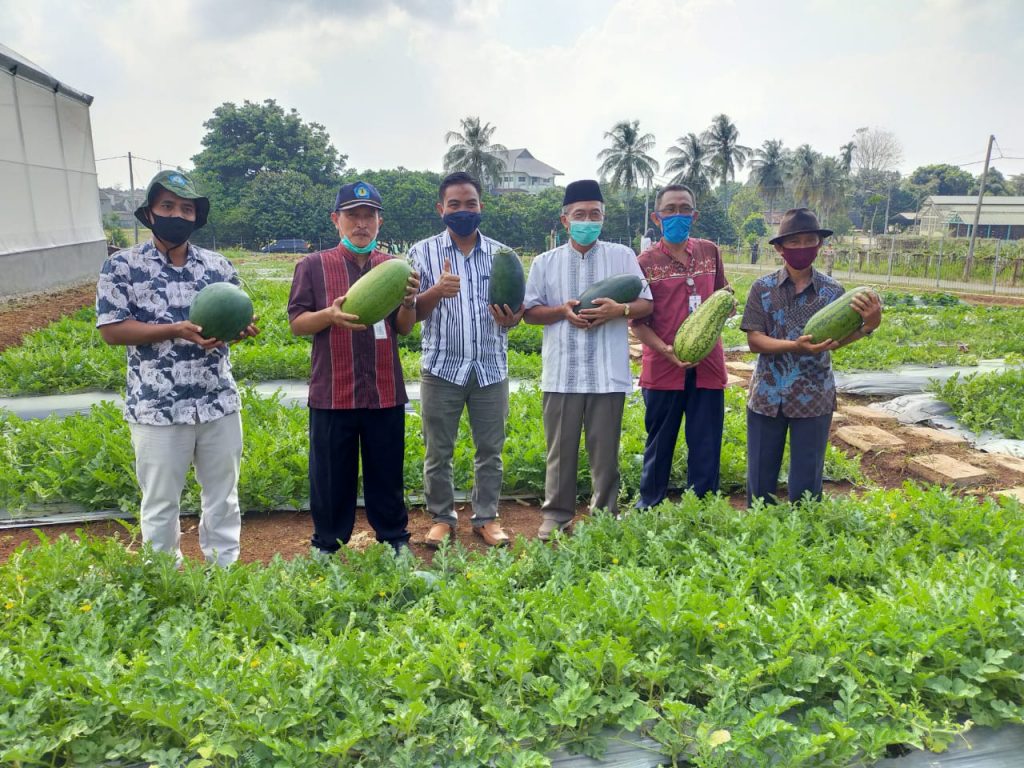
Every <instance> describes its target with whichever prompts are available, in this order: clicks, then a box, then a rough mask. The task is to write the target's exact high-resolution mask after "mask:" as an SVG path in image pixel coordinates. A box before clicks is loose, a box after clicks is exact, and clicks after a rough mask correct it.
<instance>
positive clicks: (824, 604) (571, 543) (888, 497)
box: [0, 486, 1024, 768]
mask: <svg viewBox="0 0 1024 768" xmlns="http://www.w3.org/2000/svg"><path fill="white" fill-rule="evenodd" d="M416 567H417V565H416V564H415V562H414V561H411V560H408V559H404V558H403V559H400V560H397V561H396V560H395V559H394V558H393V557H392V556H391V555H390V554H389V553H388V552H387V551H386V550H385V548H384V547H381V546H374V547H371V548H370V549H369V550H368V551H367V552H365V553H357V552H346V553H345V556H344V558H341V559H339V558H333V559H331V560H329V561H327V560H321V559H316V558H305V557H300V558H296V559H295V560H292V561H289V562H284V561H282V560H275V561H273V562H272V563H270V564H269V565H267V566H260V565H236V566H234V567H232V568H230V569H226V570H218V569H213V570H211V569H208V568H207V567H206V566H204V565H199V564H194V563H188V564H186V566H185V568H184V570H183V571H179V570H177V569H176V568H175V566H174V563H173V561H172V560H171V559H170V558H167V557H164V556H159V557H156V556H152V555H147V554H143V555H140V554H136V553H131V552H128V551H126V550H125V549H124V547H122V546H121V545H120V544H119V543H117V542H116V541H114V540H113V539H86V540H85V542H84V543H81V544H79V543H76V542H73V541H71V540H69V539H67V538H62V539H60V540H59V541H57V542H55V543H53V544H41V545H39V546H37V547H34V548H22V549H20V550H19V551H18V552H16V553H15V554H14V555H13V556H12V557H11V559H10V560H9V561H8V562H7V563H5V564H3V565H2V566H0V680H2V681H3V691H4V695H3V696H2V697H0V745H2V746H0V762H2V763H3V764H4V765H17V766H22V767H23V768H34V767H41V766H51V765H103V764H105V763H106V764H111V763H116V764H124V763H127V762H133V761H140V760H141V761H145V762H147V763H149V764H152V765H156V766H167V767H168V768H170V767H171V766H173V767H174V768H178V766H182V765H185V764H188V765H190V766H194V767H195V768H201V767H203V766H216V767H218V768H220V767H224V768H227V767H229V766H231V767H234V766H238V767H239V768H241V766H266V767H267V768H270V767H271V766H281V765H288V766H313V765H316V766H366V767H369V766H374V767H376V766H385V765H387V766H426V765H444V766H465V767H466V768H478V766H481V765H495V766H498V767H499V768H512V767H513V766H519V767H521V768H524V767H526V766H547V765H550V762H549V760H548V758H547V757H545V755H546V754H547V753H548V752H550V750H552V749H554V748H556V747H567V748H569V749H570V750H573V751H578V752H585V753H587V754H591V755H599V754H601V753H602V752H603V750H604V749H605V748H606V747H607V742H606V740H605V739H604V738H603V737H602V736H601V735H600V731H601V729H602V727H605V726H611V727H612V728H615V729H618V728H624V729H627V730H640V731H642V732H643V733H645V734H646V735H648V736H650V737H651V738H653V739H654V740H656V741H657V742H658V743H659V744H660V747H661V750H662V751H663V753H664V754H665V755H667V756H668V757H669V758H670V759H672V760H673V761H677V762H674V763H673V764H678V761H680V760H683V759H686V760H689V761H691V762H690V763H689V764H692V765H695V766H699V767H700V768H719V767H723V766H729V767H730V768H733V767H736V766H740V767H741V768H755V767H760V766H766V765H771V764H775V762H776V760H777V759H778V756H780V755H785V764H786V766H788V767H789V768H794V767H796V766H846V765H854V764H856V765H864V764H869V763H871V762H873V761H874V760H875V759H877V758H880V757H882V756H884V755H885V754H886V750H887V747H888V746H890V745H909V746H912V747H915V748H920V749H931V750H935V751H942V750H943V749H945V748H946V747H947V746H948V745H949V744H950V743H951V742H952V741H953V740H954V739H955V738H956V734H958V733H959V732H961V731H963V730H964V729H965V728H967V727H969V725H965V724H964V721H965V720H967V719H969V720H970V721H973V722H975V723H978V724H982V725H996V726H997V725H1000V724H1003V723H1021V722H1022V721H1024V707H1022V706H1021V703H1020V702H1021V701H1022V700H1024V657H1022V656H1021V655H1020V653H1019V652H1018V651H1019V649H1020V648H1021V647H1022V645H1024V608H1022V606H1024V584H1022V578H1021V574H1022V573H1024V516H1022V515H1021V508H1020V506H1019V504H1018V503H1016V502H1011V501H1008V500H1005V501H1002V502H1000V504H998V505H997V504H996V503H995V502H992V501H985V502H983V503H980V504H979V503H978V502H977V501H975V500H972V499H964V498H957V497H953V496H951V495H947V494H946V493H944V492H943V491H941V490H937V489H931V490H922V489H920V488H917V487H915V486H907V487H906V488H904V489H902V490H899V491H887V492H874V493H870V494H867V495H865V496H864V497H863V498H856V497H853V498H844V499H834V500H829V501H825V502H822V503H819V504H808V505H806V506H803V507H800V506H798V507H791V506H788V505H785V506H780V507H774V508H772V507H768V508H761V507H758V508H756V509H754V510H751V511H738V510H735V509H733V508H732V507H730V505H729V504H728V503H727V502H725V501H723V500H711V501H708V502H704V503H702V502H700V501H698V500H696V499H695V498H693V497H692V496H688V497H685V498H684V499H683V501H682V502H681V503H679V504H678V505H667V504H666V505H663V506H662V507H660V508H658V509H657V510H655V511H651V512H645V513H638V514H633V515H629V516H626V517H625V518H624V519H622V520H620V521H617V520H614V519H612V518H611V517H609V516H607V515H598V516H597V517H595V518H593V519H592V520H590V521H587V522H585V523H584V524H581V525H580V526H578V527H577V530H576V532H575V534H574V535H573V536H572V537H571V538H569V539H566V540H563V541H562V542H561V543H560V544H559V546H557V547H551V546H548V545H544V544H541V543H540V542H538V541H531V542H526V541H524V540H522V539H520V540H519V541H517V542H516V543H515V544H514V545H513V546H512V547H511V548H509V549H506V550H501V551H498V550H492V551H490V552H488V553H486V554H485V555H467V554H466V553H465V552H464V551H463V550H461V549H455V550H444V551H442V552H440V553H439V554H438V555H437V556H436V557H435V559H434V566H433V568H434V570H433V573H432V574H428V575H427V576H424V575H422V572H417V571H414V570H413V569H414V568H416ZM189 760H192V762H189ZM107 761H111V762H107Z"/></svg>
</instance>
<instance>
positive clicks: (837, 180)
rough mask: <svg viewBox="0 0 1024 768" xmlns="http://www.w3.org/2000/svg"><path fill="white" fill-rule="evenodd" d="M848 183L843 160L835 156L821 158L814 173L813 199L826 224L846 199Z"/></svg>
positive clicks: (826, 224)
mask: <svg viewBox="0 0 1024 768" xmlns="http://www.w3.org/2000/svg"><path fill="white" fill-rule="evenodd" d="M848 184H849V179H848V177H847V175H846V173H845V172H844V171H843V161H842V160H837V159H836V158H834V157H825V158H819V160H818V164H817V168H816V170H815V174H814V195H813V200H814V204H815V206H816V207H817V208H818V212H819V213H820V214H821V217H822V221H824V222H825V226H828V222H829V218H830V217H831V216H832V214H833V213H835V211H836V210H837V209H838V208H839V206H840V205H842V203H843V200H845V199H846V188H847V185H848Z"/></svg>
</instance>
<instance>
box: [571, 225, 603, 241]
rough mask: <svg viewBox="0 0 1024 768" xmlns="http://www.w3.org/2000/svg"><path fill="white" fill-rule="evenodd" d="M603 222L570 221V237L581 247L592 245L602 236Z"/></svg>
mask: <svg viewBox="0 0 1024 768" xmlns="http://www.w3.org/2000/svg"><path fill="white" fill-rule="evenodd" d="M603 225H604V222H603V221H570V222H569V237H571V238H572V239H573V240H575V241H576V242H577V243H578V244H579V245H590V244H591V243H593V242H594V241H595V240H597V238H598V237H599V236H600V234H601V227H602V226H603Z"/></svg>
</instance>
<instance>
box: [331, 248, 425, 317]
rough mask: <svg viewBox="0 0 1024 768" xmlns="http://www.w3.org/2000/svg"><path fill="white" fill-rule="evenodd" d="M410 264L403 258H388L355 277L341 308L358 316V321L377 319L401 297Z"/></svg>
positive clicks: (409, 271)
mask: <svg viewBox="0 0 1024 768" xmlns="http://www.w3.org/2000/svg"><path fill="white" fill-rule="evenodd" d="M411 274H412V267H411V266H409V262H407V261H405V260H404V259H388V260H387V261H385V262H382V263H380V264H378V265H377V266H376V267H373V268H372V269H371V270H370V271H369V272H367V273H366V274H365V275H363V276H362V277H360V278H359V279H358V280H356V281H355V282H354V283H353V284H352V286H351V287H350V288H349V289H348V293H347V294H345V303H344V304H342V305H341V311H342V312H346V313H348V314H350V315H355V316H356V317H358V318H359V322H360V323H361V324H362V325H373V324H374V323H379V322H380V321H381V320H383V319H384V318H385V317H387V316H388V315H390V314H391V313H392V312H394V311H395V310H396V309H397V308H398V305H399V304H401V303H402V299H403V298H405V286H406V284H407V283H408V282H409V275H411Z"/></svg>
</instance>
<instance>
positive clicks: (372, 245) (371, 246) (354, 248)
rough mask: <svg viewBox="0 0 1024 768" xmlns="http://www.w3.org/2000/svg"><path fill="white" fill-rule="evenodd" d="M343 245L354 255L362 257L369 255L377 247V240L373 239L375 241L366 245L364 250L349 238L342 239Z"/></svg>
mask: <svg viewBox="0 0 1024 768" xmlns="http://www.w3.org/2000/svg"><path fill="white" fill-rule="evenodd" d="M341 244H342V245H344V246H345V247H346V248H348V249H349V250H350V251H352V253H358V254H359V255H360V256H362V255H363V254H365V253H369V252H370V251H372V250H373V249H374V248H376V247H377V238H376V237H375V238H373V240H371V241H370V242H369V243H367V244H366V245H364V246H363V247H362V248H360V247H359V246H358V245H355V244H354V243H353V242H352V241H351V240H349V239H348V238H347V237H343V238H341Z"/></svg>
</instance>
